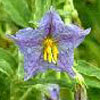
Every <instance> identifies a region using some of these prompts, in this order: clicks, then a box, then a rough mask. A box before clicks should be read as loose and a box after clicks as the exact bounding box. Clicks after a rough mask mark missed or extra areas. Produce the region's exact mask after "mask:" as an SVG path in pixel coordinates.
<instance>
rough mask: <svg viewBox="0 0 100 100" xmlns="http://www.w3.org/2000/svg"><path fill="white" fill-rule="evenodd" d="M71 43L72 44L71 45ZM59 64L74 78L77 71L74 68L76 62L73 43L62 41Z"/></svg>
mask: <svg viewBox="0 0 100 100" xmlns="http://www.w3.org/2000/svg"><path fill="white" fill-rule="evenodd" d="M69 45H70V46H69ZM59 51H60V52H59V60H58V66H59V67H61V68H62V69H63V70H64V71H66V72H67V73H68V74H69V76H71V77H72V78H74V76H75V73H74V71H73V69H72V67H73V62H74V47H73V45H72V44H68V43H62V44H61V45H60V47H59Z"/></svg>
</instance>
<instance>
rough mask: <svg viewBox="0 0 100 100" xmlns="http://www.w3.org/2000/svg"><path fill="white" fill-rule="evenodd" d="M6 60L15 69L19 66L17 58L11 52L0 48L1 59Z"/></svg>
mask: <svg viewBox="0 0 100 100" xmlns="http://www.w3.org/2000/svg"><path fill="white" fill-rule="evenodd" d="M1 59H2V60H4V61H6V62H7V63H9V65H10V67H11V68H12V69H13V70H15V68H16V67H17V66H18V65H17V62H16V60H15V58H14V57H13V56H12V54H11V53H10V52H7V51H6V50H5V49H2V48H0V60H1Z"/></svg>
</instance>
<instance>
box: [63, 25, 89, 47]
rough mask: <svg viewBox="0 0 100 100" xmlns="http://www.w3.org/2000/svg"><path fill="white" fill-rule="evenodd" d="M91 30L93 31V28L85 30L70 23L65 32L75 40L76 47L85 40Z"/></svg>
mask: <svg viewBox="0 0 100 100" xmlns="http://www.w3.org/2000/svg"><path fill="white" fill-rule="evenodd" d="M90 31H91V28H88V29H86V30H83V29H82V28H80V27H78V26H76V25H73V24H70V25H67V26H66V28H65V30H64V33H66V34H67V35H68V34H69V35H70V36H72V38H73V41H74V48H76V47H77V46H79V45H80V43H81V42H82V41H83V40H84V38H85V36H86V35H88V34H89V33H90Z"/></svg>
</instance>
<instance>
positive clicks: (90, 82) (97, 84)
mask: <svg viewBox="0 0 100 100" xmlns="http://www.w3.org/2000/svg"><path fill="white" fill-rule="evenodd" d="M83 76H84V80H85V83H86V85H87V86H89V87H93V88H99V89H100V80H98V79H96V78H95V77H89V76H85V75H83Z"/></svg>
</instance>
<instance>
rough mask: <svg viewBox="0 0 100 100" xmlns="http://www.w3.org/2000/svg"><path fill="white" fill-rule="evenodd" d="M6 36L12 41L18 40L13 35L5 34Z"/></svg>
mask: <svg viewBox="0 0 100 100" xmlns="http://www.w3.org/2000/svg"><path fill="white" fill-rule="evenodd" d="M6 37H7V38H9V39H12V40H13V41H17V40H18V39H17V38H16V37H15V36H14V35H11V34H6Z"/></svg>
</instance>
